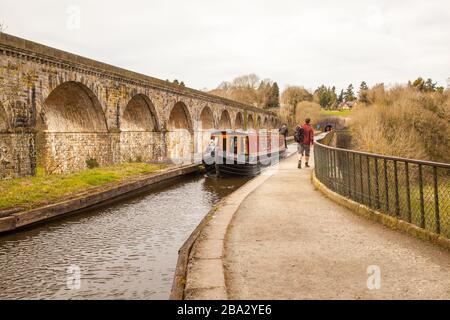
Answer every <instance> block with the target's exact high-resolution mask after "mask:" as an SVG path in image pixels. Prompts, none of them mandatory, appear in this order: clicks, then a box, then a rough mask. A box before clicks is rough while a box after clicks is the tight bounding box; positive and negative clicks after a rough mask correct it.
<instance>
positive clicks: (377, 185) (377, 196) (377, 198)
mask: <svg viewBox="0 0 450 320" xmlns="http://www.w3.org/2000/svg"><path fill="white" fill-rule="evenodd" d="M375 199H376V201H375V202H376V203H375V206H376V208H377V209H380V183H379V173H378V158H375Z"/></svg>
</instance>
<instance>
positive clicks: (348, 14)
mask: <svg viewBox="0 0 450 320" xmlns="http://www.w3.org/2000/svg"><path fill="white" fill-rule="evenodd" d="M0 21H4V22H5V24H6V25H7V30H6V32H7V33H10V34H13V35H16V36H19V37H23V38H26V39H29V40H33V41H36V42H39V43H43V44H46V45H49V46H52V47H56V48H59V49H62V50H67V51H70V52H73V53H77V54H80V55H83V56H86V57H89V58H92V59H96V60H100V61H103V62H106V63H110V64H113V65H116V66H120V67H123V68H126V69H130V70H133V71H137V72H140V73H144V74H147V75H151V76H154V77H158V78H161V79H164V80H165V79H171V80H173V79H175V78H176V79H179V80H183V81H184V82H185V83H186V84H187V85H188V86H189V87H193V88H196V89H203V88H209V89H212V88H214V87H216V86H217V85H218V84H219V83H220V82H221V81H223V80H231V79H232V78H234V77H236V76H238V75H242V74H247V73H256V74H257V75H258V76H259V77H260V78H270V79H272V80H275V81H278V82H279V84H280V86H281V87H282V88H283V87H285V86H286V85H288V84H290V85H303V86H305V87H306V88H315V87H317V86H319V85H320V84H322V83H323V84H326V85H336V86H337V87H338V88H342V87H346V86H347V85H348V84H349V83H354V84H355V86H359V83H360V82H361V81H362V80H365V81H367V83H368V84H369V85H373V84H375V83H378V82H384V83H386V84H394V83H405V82H407V80H409V79H414V78H417V77H418V76H422V77H426V78H428V77H431V78H433V79H434V80H435V81H438V83H439V84H440V85H446V79H447V78H448V77H449V76H450V1H448V0H429V1H423V0H419V1H416V0H407V1H403V0H396V1H392V0H390V1H383V0H381V1H380V0H377V1H372V0H355V1H350V0H348V1H345V0H342V1H323V0H315V1H312V0H308V1H299V0H292V1H291V0H272V1H264V0H245V1H244V0H221V1H217V0H190V1H181V0H177V1H175V0H147V1H144V0H128V1H123V0H121V1H116V0H109V1H108V0H95V1H93V0H72V1H66V0H39V1H30V0H1V1H0Z"/></svg>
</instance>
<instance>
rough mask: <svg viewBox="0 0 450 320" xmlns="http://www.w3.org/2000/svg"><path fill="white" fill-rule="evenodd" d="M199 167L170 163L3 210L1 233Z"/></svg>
mask: <svg viewBox="0 0 450 320" xmlns="http://www.w3.org/2000/svg"><path fill="white" fill-rule="evenodd" d="M199 170H200V169H199V165H197V164H193V165H188V166H182V167H176V168H173V167H172V168H169V169H166V170H163V171H162V172H159V173H150V174H143V175H137V176H131V177H128V178H126V179H124V180H122V181H120V182H116V183H111V184H107V185H105V186H101V187H98V188H92V189H89V190H88V191H85V192H80V193H76V194H74V195H72V196H68V197H67V198H66V199H64V200H63V201H57V202H55V203H52V204H49V205H45V206H42V207H37V208H33V209H31V210H23V209H22V210H21V209H19V210H10V212H11V213H9V214H4V216H3V217H1V218H0V235H1V234H2V233H8V232H13V231H17V230H20V229H22V228H25V227H31V226H33V225H36V224H38V223H43V222H45V221H48V220H51V219H56V218H61V217H63V216H66V215H70V214H75V213H80V212H83V211H85V210H92V209H94V208H96V207H98V206H104V205H107V204H110V203H113V202H116V201H120V200H122V199H126V198H127V197H131V196H134V195H137V194H139V193H141V192H145V191H148V190H150V189H151V188H155V187H158V184H161V183H164V182H168V181H170V180H174V179H177V178H180V177H183V176H186V175H190V174H193V173H196V172H199Z"/></svg>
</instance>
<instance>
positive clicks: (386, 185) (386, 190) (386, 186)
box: [384, 159, 389, 213]
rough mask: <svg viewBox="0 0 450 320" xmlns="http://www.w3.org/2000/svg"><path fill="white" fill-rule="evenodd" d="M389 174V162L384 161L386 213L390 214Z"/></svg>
mask: <svg viewBox="0 0 450 320" xmlns="http://www.w3.org/2000/svg"><path fill="white" fill-rule="evenodd" d="M387 174H388V170H387V160H386V159H384V192H385V195H386V212H387V213H389V180H388V175H387Z"/></svg>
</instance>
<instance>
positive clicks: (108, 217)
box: [0, 176, 246, 299]
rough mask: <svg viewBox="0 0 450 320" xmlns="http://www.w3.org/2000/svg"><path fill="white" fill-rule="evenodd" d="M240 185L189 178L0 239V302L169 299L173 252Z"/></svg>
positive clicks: (234, 181) (233, 181)
mask: <svg viewBox="0 0 450 320" xmlns="http://www.w3.org/2000/svg"><path fill="white" fill-rule="evenodd" d="M245 182H246V180H245V179H213V178H205V177H199V176H194V177H190V178H186V179H183V180H181V181H177V182H174V183H171V184H170V185H167V186H164V187H161V188H159V189H158V190H156V191H152V192H148V193H146V194H143V195H140V196H138V197H135V198H132V199H129V200H126V201H123V202H120V203H117V204H114V205H111V206H108V207H105V208H101V209H97V210H92V211H89V212H86V213H82V214H78V215H74V216H71V217H68V218H64V219H61V220H57V221H53V222H50V223H47V224H45V225H42V226H39V227H37V228H34V229H31V230H28V231H22V232H19V233H17V234H14V235H7V236H3V237H0V299H167V298H168V297H169V294H170V290H171V287H172V281H173V276H174V272H175V267H176V264H177V259H178V250H179V249H180V247H181V246H182V245H183V243H184V242H185V241H186V239H187V238H188V237H189V235H190V234H191V232H192V231H193V230H194V229H195V228H196V226H197V225H198V224H199V223H200V221H201V220H202V219H203V217H204V216H205V215H206V214H207V213H208V212H209V211H210V209H211V208H212V206H213V205H214V204H216V203H217V202H218V201H219V200H220V199H222V198H223V197H225V196H227V195H228V194H230V193H231V192H233V191H234V190H236V189H237V188H239V187H240V186H242V185H243V184H244V183H245ZM78 275H80V277H79V278H78ZM78 279H79V280H80V281H78Z"/></svg>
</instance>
